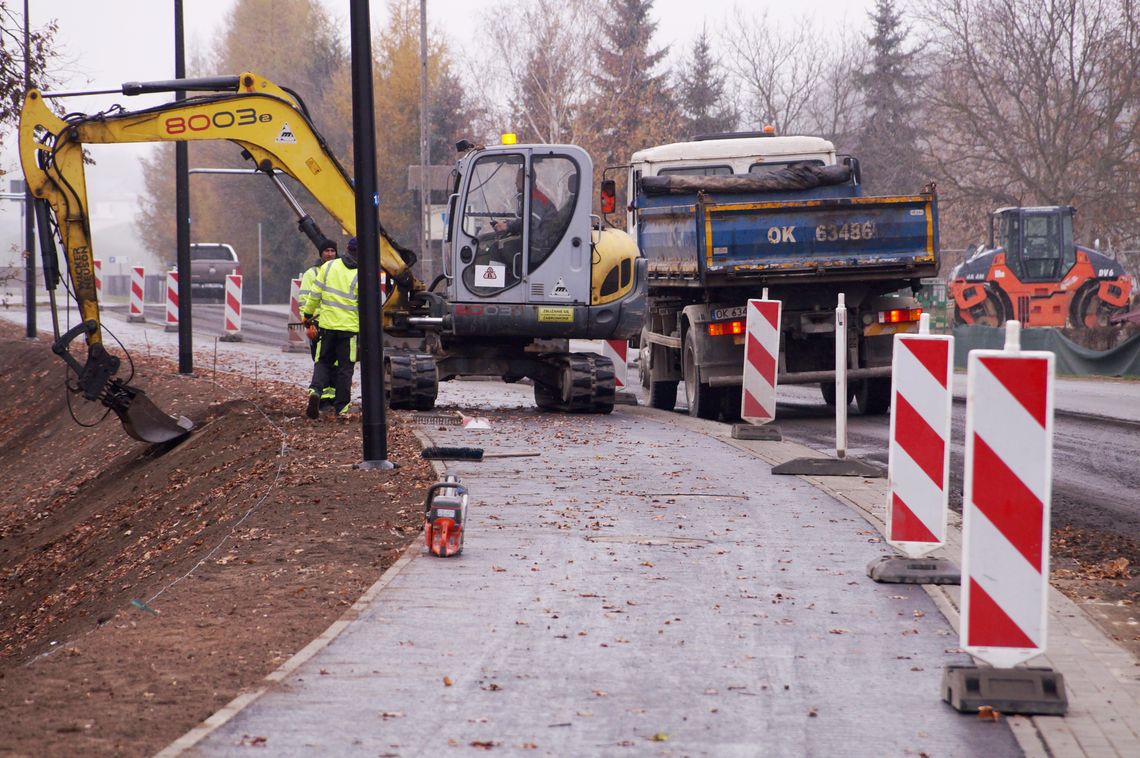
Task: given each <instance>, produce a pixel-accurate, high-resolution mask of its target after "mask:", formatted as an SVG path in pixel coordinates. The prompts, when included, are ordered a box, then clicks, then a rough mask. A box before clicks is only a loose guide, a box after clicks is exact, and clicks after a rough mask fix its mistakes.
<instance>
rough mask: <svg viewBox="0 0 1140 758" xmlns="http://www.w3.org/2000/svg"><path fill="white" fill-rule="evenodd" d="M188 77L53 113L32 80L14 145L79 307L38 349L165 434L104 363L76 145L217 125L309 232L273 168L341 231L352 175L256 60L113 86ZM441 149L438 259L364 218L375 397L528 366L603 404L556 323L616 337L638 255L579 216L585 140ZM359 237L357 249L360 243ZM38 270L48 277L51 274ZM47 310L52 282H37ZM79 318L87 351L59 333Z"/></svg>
mask: <svg viewBox="0 0 1140 758" xmlns="http://www.w3.org/2000/svg"><path fill="white" fill-rule="evenodd" d="M161 92H184V93H190V94H189V95H188V96H187V97H186V98H185V99H183V100H176V101H173V102H170V103H166V104H162V105H157V106H153V107H149V108H143V109H139V110H134V111H131V110H127V109H124V108H122V107H121V106H118V105H116V106H113V107H111V108H109V109H107V110H105V111H102V112H99V113H95V114H90V115H88V114H83V113H77V112H70V113H68V115H66V116H64V117H62V118H61V117H60V116H57V115H56V114H55V113H53V112H52V110H51V109H50V108H48V107H47V105H46V103H45V97H44V94H43V93H41V92H39V91H38V90H31V91H29V92H28V93H27V95H26V97H25V101H24V106H23V111H22V113H21V120H20V156H21V161H22V164H23V168H24V174H25V176H26V177H27V182H28V187H29V189H30V191H31V192H32V195H33V197H34V200H35V205H36V212H37V218H38V219H39V224H40V228H41V230H42V232H44V233H41V235H40V236H41V252H42V255H43V258H44V267H45V272H46V271H48V270H54V271H56V273H55V278H56V280H58V278H59V275H58V265H57V264H55V263H54V262H55V260H56V252H55V245H54V240H55V238H57V237H58V239H59V240H60V241H61V242H62V246H63V254H64V257H65V259H66V261H67V268H68V272H69V274H70V280H71V294H72V295H73V296H74V297H75V299H76V301H77V302H78V304H79V310H80V314H81V316H82V319H83V322H82V323H81V324H80V325H79V326H77V327H75V328H74V329H71V330H69V331H68V332H67V333H65V334H63V335H59V334H58V327H57V329H56V334H57V339H56V341H55V345H54V347H53V349H54V351H55V352H56V353H58V354H59V355H60V356H61V357H63V358H64V360H65V361H67V363H68V365H69V366H70V367H71V368H72V369H74V371H75V372H76V374H77V375H78V377H79V379H78V381H77V382H76V385H75V387H74V390H75V391H77V392H81V393H82V394H83V396H84V398H86V399H88V400H93V401H94V400H98V401H101V402H102V403H103V404H104V405H106V406H107V407H109V408H110V409H111V410H113V411H114V412H115V413H116V414H117V415H118V416H119V418H120V419H121V420H122V422H123V424H124V427H125V428H126V430H127V432H128V433H129V434H131V436H133V437H136V438H137V439H141V440H144V441H147V442H165V441H169V440H172V439H177V438H178V437H180V436H182V435H185V434H186V433H187V431H188V429H187V428H186V426H185V424H184V423H182V422H180V421H177V420H175V419H173V418H172V417H169V416H167V415H166V414H163V413H162V412H161V411H160V410H158V409H157V408H156V407H155V406H154V404H153V403H151V402H150V401H149V400H148V399H147V398H146V396H145V394H144V393H143V391H142V390H140V389H137V388H133V387H130V386H129V385H128V382H127V381H124V380H122V379H120V378H118V377H116V373H117V371H118V368H119V365H118V364H119V361H118V359H117V358H114V357H113V356H111V355H109V354H108V353H107V352H106V350H104V349H103V346H102V334H101V328H100V321H99V306H98V302H97V299H96V293H95V277H94V253H93V250H92V240H91V234H90V223H89V218H88V201H87V188H86V181H85V177H84V170H83V148H84V145H87V144H110V143H128V142H179V141H190V140H195V141H201V140H218V141H221V140H225V141H229V142H232V143H234V145H236V147H237V148H238V149H239V150H240V153H241V155H242V156H243V157H244V158H246V159H247V160H250V161H252V163H253V165H254V166H255V167H256V170H257V171H258V172H259V173H261V174H264V175H265V177H266V178H267V179H268V180H270V181H272V182H273V183H274V184H275V185H276V187H277V189H278V190H279V191H280V192H281V194H282V195H283V196H284V197H285V199H286V200H287V201H288V203H289V204H290V206H291V207H292V209H293V210H294V212H295V213H296V214H297V217H298V226H299V228H300V230H301V232H302V233H304V234H305V235H306V236H307V237H308V238H309V239H310V240H311V241H312V242H313V244H314V246H318V245H319V244H320V243H321V241H322V240H324V239H325V235H324V234H323V233H322V232H321V230H320V229H319V228H318V227H317V224H316V223H315V222H314V221H313V219H312V217H311V216H310V215H309V214H308V213H307V212H306V211H305V210H304V208H303V207H302V206H301V204H300V203H299V202H298V201H297V199H296V198H295V197H294V195H293V193H292V192H291V191H290V189H289V188H288V186H287V185H286V183H285V182H284V181H283V177H284V176H288V177H291V178H292V179H293V180H295V181H297V182H299V183H300V184H301V185H302V186H304V187H305V188H306V189H307V190H308V191H309V192H310V193H311V194H312V196H313V197H314V198H316V200H317V201H318V202H319V203H320V204H321V205H322V206H323V207H324V208H325V209H326V210H327V211H328V212H329V213H330V214H331V215H332V216H333V218H335V219H336V220H337V222H338V223H339V224H340V225H341V226H342V227H343V228H344V229H345V230H346V231H347V232H348V234H350V235H355V233H356V216H355V207H356V204H355V196H354V190H353V185H352V180H351V179H350V177H349V176H348V173H347V172H346V171H345V169H344V168H343V167H342V166H341V164H340V163H339V162H338V161H337V159H336V158H335V157H334V156H333V155H332V153H331V152H330V150H329V148H328V145H327V143H326V141H325V139H324V138H323V137H322V136H321V135H320V133H319V132H318V131H317V129H316V128H315V126H314V125H313V122H312V120H311V119H310V117H309V114H308V111H307V109H306V107H305V104H304V102H303V101H302V99H301V98H300V96H298V95H297V94H296V93H295V92H292V91H291V90H288V89H286V88H283V87H280V86H278V85H276V84H274V83H273V82H270V81H268V80H267V79H265V78H263V77H261V76H258V75H257V74H254V73H248V72H247V73H243V74H240V75H238V76H219V77H209V78H200V79H177V80H169V81H159V82H134V83H128V84H124V85H123V86H122V93H123V94H124V95H139V94H151V93H161ZM504 142H505V143H506V144H501V145H494V146H481V145H474V144H472V143H470V142H468V141H466V140H463V141H461V142H459V143H458V144H457V145H456V148H457V150H458V152H459V159H458V161H457V163H456V166H455V169H454V171H453V172H452V180H453V184H452V188H451V190H452V191H451V194H450V198H449V205H448V216H447V219H448V228H447V232H446V243H447V244H446V252H445V255H444V260H443V274H441V275H440V276H439V277H437V278H436V280H435V281H433V282H432V283H431V285H430V286H424V284H423V283H422V282H420V281H419V280H418V279H416V277H415V276H414V275H413V273H412V265H413V264H414V263H415V261H416V256H415V254H414V253H413V252H412V251H411V250H408V249H407V248H405V247H402V246H401V245H399V244H398V243H397V242H396V241H395V240H394V239H393V238H392V237H391V236H390V235H389V234H388V233H387V232H386V231H385V230H384V228H383V226H381V227H380V235H379V249H378V250H376V251H374V252H375V254H376V255H377V256H378V257H379V262H380V268H381V269H382V270H383V271H384V272H385V273H386V274H387V275H388V278H389V280H390V282H392V283H394V285H395V290H394V291H393V292H392V293H390V294H389V296H388V297H387V299H386V300H385V302H384V306H383V329H384V332H385V349H384V358H383V366H384V371H385V377H386V387H387V390H388V404H389V406H390V407H392V408H396V409H414V410H428V409H431V408H432V407H434V405H435V399H436V395H437V392H438V382H439V381H446V380H449V379H453V378H456V377H460V376H472V375H475V376H491V377H498V378H501V379H503V380H505V381H508V382H514V381H519V380H521V379H523V378H529V379H531V380H532V381H533V383H534V397H535V403H536V404H537V405H538V406H539V408H541V409H544V410H550V411H560V412H570V413H609V412H610V411H611V410H613V405H614V393H615V380H614V367H613V363H612V362H611V361H610V359H609V358H607V357H605V356H602V355H597V354H594V353H585V352H581V353H579V352H571V351H570V347H569V341H570V339H619V340H623V339H628V338H629V337H631V336H633V335H634V334H636V333H638V332H639V331H640V329H641V326H642V322H643V321H644V317H645V308H646V304H645V303H646V300H645V290H646V262H645V259H644V258H643V257H642V256H641V255H640V254H639V252H638V249H637V246H636V244H635V243H634V242H633V240H632V239H631V238H630V237H629V235H627V234H626V233H625V232H623V231H620V230H617V229H612V228H602V226H601V224H600V222H599V221H597V218H596V217H594V216H592V215H591V197H590V193H589V192H588V191H586V192H583V191H582V189H583V187H588V186H589V182H590V181H591V178H592V175H593V164H592V162H591V160H590V157H589V155H588V154H587V153H586V152H585V151H583V150H582V149H581V148H579V147H577V146H574V145H545V144H531V145H524V144H511V143H509V142H508V141H506V140H505V141H504ZM362 254H363V251H362ZM52 287H54V283H53V282H51V281H49V288H52ZM52 303H53V312H54V295H53V299H52ZM80 335H83V336H84V337H85V339H86V343H87V362H86V364H80V362H79V361H78V359H76V358H75V357H73V356H72V355H71V354H70V352H69V346H70V345H71V343H72V342H73V341H74V340H76V339H77V338H78V337H79V336H80Z"/></svg>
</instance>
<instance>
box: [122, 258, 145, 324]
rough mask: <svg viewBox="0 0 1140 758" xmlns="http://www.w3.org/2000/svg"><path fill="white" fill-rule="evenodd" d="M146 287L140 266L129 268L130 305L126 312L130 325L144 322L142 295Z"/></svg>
mask: <svg viewBox="0 0 1140 758" xmlns="http://www.w3.org/2000/svg"><path fill="white" fill-rule="evenodd" d="M145 287H146V271H144V270H143V267H142V266H132V267H131V304H130V306H129V309H128V311H127V321H130V322H132V323H137V322H142V321H146V314H145V313H144V312H143V293H144V292H145V289H144V288H145Z"/></svg>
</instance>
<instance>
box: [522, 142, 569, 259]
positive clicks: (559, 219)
mask: <svg viewBox="0 0 1140 758" xmlns="http://www.w3.org/2000/svg"><path fill="white" fill-rule="evenodd" d="M532 173H533V179H534V186H533V187H532V188H531V198H530V218H529V222H530V270H531V271H534V270H535V269H536V268H538V267H539V266H541V265H542V264H543V262H544V261H545V260H546V259H547V258H549V257H550V254H551V253H553V252H554V249H555V248H556V247H558V243H559V242H561V241H562V238H563V237H564V236H566V230H567V229H568V228H569V227H570V221H571V219H572V218H573V217H574V208H575V207H577V205H578V188H579V185H580V183H581V182H580V181H579V179H580V176H581V172H580V171H579V170H578V164H576V163H575V162H574V161H572V160H570V159H569V158H567V157H566V156H563V155H544V156H536V157H535V158H534V166H533V172H532Z"/></svg>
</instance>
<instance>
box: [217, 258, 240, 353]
mask: <svg viewBox="0 0 1140 758" xmlns="http://www.w3.org/2000/svg"><path fill="white" fill-rule="evenodd" d="M223 318H224V325H223V329H222V330H223V332H225V333H224V334H223V335H222V337H221V339H222V341H223V342H241V274H226V308H225V314H224V316H223Z"/></svg>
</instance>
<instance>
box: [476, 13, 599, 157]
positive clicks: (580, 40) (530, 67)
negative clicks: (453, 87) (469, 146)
mask: <svg viewBox="0 0 1140 758" xmlns="http://www.w3.org/2000/svg"><path fill="white" fill-rule="evenodd" d="M597 26H598V18H597V14H596V13H595V12H594V9H593V8H592V7H591V6H590V5H589V4H588V3H587V2H586V0H563V1H557V0H537V1H536V2H533V3H527V4H524V5H522V6H520V7H519V8H518V9H517V12H515V13H511V14H496V15H495V16H494V17H491V18H487V19H485V20H484V21H483V22H482V24H481V25H480V36H481V39H483V40H484V41H485V42H486V43H487V44H488V46H489V52H490V55H489V56H486V59H485V61H484V62H482V63H473V64H472V67H471V70H470V71H469V72H468V74H469V75H468V77H467V78H468V79H469V80H471V81H472V82H474V86H475V88H476V92H475V93H474V95H475V97H476V98H477V99H479V100H481V101H482V102H484V103H487V104H488V106H487V107H488V111H487V116H488V117H489V120H490V122H491V123H489V124H488V125H487V126H488V129H487V131H490V132H492V133H493V132H497V131H502V130H503V129H504V128H505V127H510V128H513V129H514V130H515V131H517V132H519V133H520V134H521V135H522V137H523V139H524V140H526V141H531V142H550V143H554V142H571V143H572V142H575V141H576V139H577V135H578V134H579V132H580V130H581V128H582V118H581V115H582V107H583V105H584V104H585V103H586V102H587V101H588V100H589V97H590V93H591V91H592V90H591V86H590V79H589V75H590V68H589V66H586V65H583V62H584V61H586V60H588V59H589V56H590V54H591V45H592V40H594V39H595V35H596V32H597Z"/></svg>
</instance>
